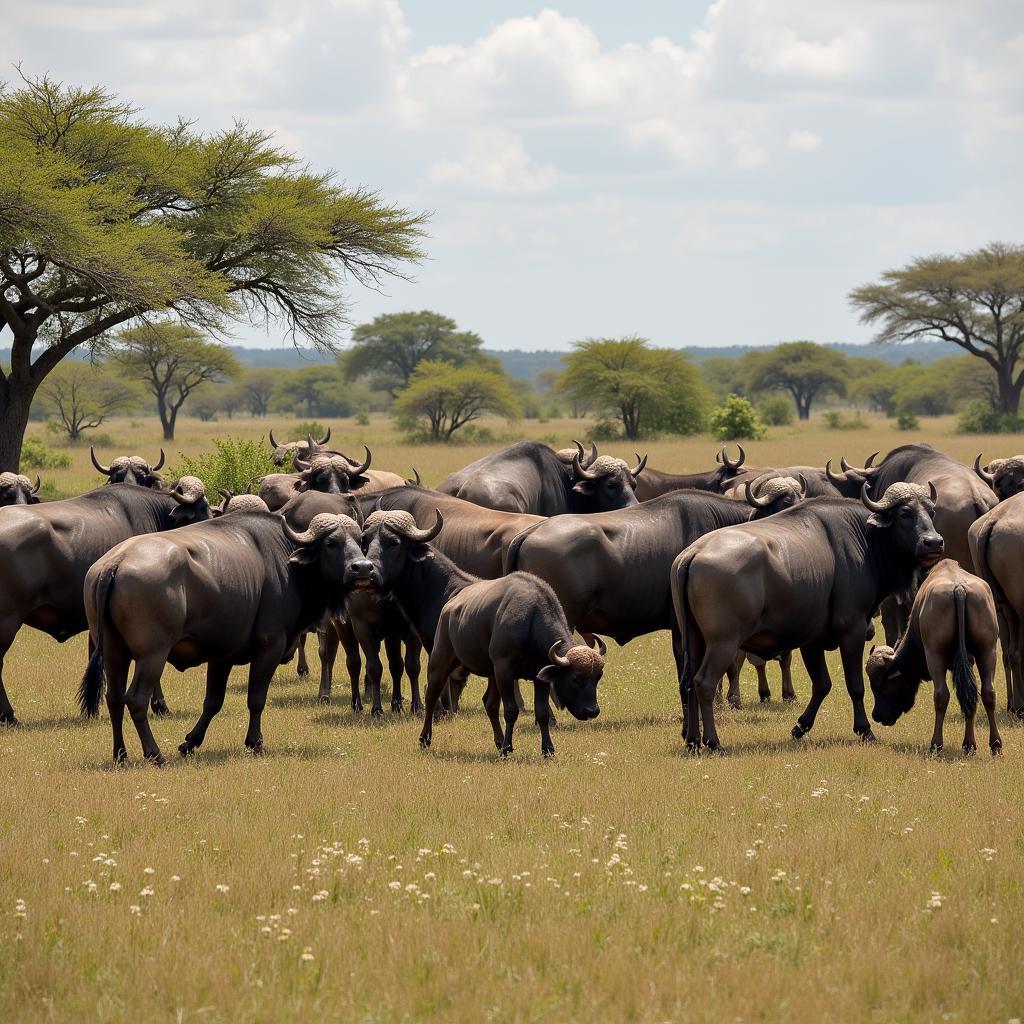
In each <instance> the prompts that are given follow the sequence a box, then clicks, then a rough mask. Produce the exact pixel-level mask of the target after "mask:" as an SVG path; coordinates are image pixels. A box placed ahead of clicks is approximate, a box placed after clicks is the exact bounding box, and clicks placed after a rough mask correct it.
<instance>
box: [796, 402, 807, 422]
mask: <svg viewBox="0 0 1024 1024" xmlns="http://www.w3.org/2000/svg"><path fill="white" fill-rule="evenodd" d="M796 415H797V418H798V419H801V420H809V419H810V418H811V399H810V397H809V396H808V397H801V398H797V400H796Z"/></svg>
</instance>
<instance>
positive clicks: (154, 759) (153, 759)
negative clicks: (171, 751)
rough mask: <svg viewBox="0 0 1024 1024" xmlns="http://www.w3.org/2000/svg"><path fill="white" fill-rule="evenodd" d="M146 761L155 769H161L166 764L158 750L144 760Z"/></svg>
mask: <svg viewBox="0 0 1024 1024" xmlns="http://www.w3.org/2000/svg"><path fill="white" fill-rule="evenodd" d="M146 760H147V761H148V762H149V763H150V764H152V765H154V766H155V767H157V768H163V766H164V765H165V764H166V763H167V762H166V761H165V760H164V755H163V754H161V753H160V751H159V750H158V751H157V752H156V753H155V754H150V755H149V757H147V758H146Z"/></svg>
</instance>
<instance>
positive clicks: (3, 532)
mask: <svg viewBox="0 0 1024 1024" xmlns="http://www.w3.org/2000/svg"><path fill="white" fill-rule="evenodd" d="M190 480H194V478H188V477H186V478H184V479H183V480H182V481H180V482H179V485H178V487H176V489H175V491H173V492H172V493H165V492H160V491H154V490H152V489H150V488H148V487H137V486H136V485H135V484H129V483H119V484H110V485H106V486H103V487H98V488H97V489H96V490H94V491H89V492H88V493H87V494H82V495H80V496H79V497H77V498H68V499H66V500H64V501H50V502H45V503H42V504H39V505H11V506H9V507H7V508H4V509H0V564H3V566H4V576H3V585H2V586H0V723H2V724H7V725H13V724H16V722H17V719H16V718H15V715H14V709H13V708H12V707H11V702H10V701H9V700H8V697H7V691H6V689H5V687H4V683H3V661H4V658H5V657H6V655H7V651H8V650H9V649H10V646H11V644H12V643H13V642H14V638H15V636H17V634H18V630H20V629H21V627H22V626H32V627H33V628H34V629H38V630H40V631H42V632H43V633H48V634H49V635H50V636H52V637H53V638H54V639H55V640H58V641H60V642H61V643H63V642H64V641H65V640H68V639H70V638H71V637H73V636H77V635H78V634H79V633H81V632H82V631H83V630H84V629H85V628H86V627H87V625H88V623H87V622H86V618H85V606H84V604H83V602H82V583H83V581H84V580H85V574H86V572H87V571H88V569H89V566H91V565H92V564H93V562H95V561H96V559H97V558H99V557H100V556H101V555H102V554H104V553H105V552H107V551H109V550H110V549H111V548H112V547H114V545H115V544H119V543H120V542H121V541H123V540H126V539H127V538H129V537H134V536H137V535H138V534H142V533H155V532H157V531H158V530H169V529H171V528H172V527H175V526H180V525H184V524H186V523H190V522H197V521H199V520H202V519H207V518H209V516H210V507H209V504H208V503H207V501H206V498H205V494H204V495H203V497H202V498H201V499H200V498H198V497H197V498H196V499H195V500H191V499H192V494H193V489H192V487H190V485H189V481H190ZM196 483H199V481H196ZM199 486H200V488H201V487H202V484H201V483H199ZM154 701H155V707H154V711H156V712H157V713H158V714H163V713H166V711H167V705H166V703H165V702H164V700H163V694H162V693H160V692H157V693H156V694H155V695H154Z"/></svg>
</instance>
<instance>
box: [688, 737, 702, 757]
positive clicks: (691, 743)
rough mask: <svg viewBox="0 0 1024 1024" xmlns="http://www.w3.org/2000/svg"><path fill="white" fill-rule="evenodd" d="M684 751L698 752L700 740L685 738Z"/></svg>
mask: <svg viewBox="0 0 1024 1024" xmlns="http://www.w3.org/2000/svg"><path fill="white" fill-rule="evenodd" d="M686 752H687V753H688V754H699V753H700V740H687V741H686Z"/></svg>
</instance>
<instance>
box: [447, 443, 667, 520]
mask: <svg viewBox="0 0 1024 1024" xmlns="http://www.w3.org/2000/svg"><path fill="white" fill-rule="evenodd" d="M577 446H578V450H577V451H575V452H572V456H571V458H569V459H568V460H567V459H566V455H567V454H568V452H567V451H563V452H556V451H554V450H553V449H551V448H549V447H548V446H547V445H546V444H541V443H540V442H539V441H520V442H518V444H514V445H512V446H511V447H510V448H505V449H503V450H502V451H500V452H495V453H494V454H492V455H485V456H484V457H483V458H482V459H477V460H476V462H471V463H470V464H469V465H468V466H466V467H465V468H464V469H460V470H459V471H458V472H456V473H452V475H451V476H449V477H447V478H446V479H445V480H443V481H442V482H441V483H440V484H439V485H438V488H437V489H438V490H439V491H441V493H442V494H451V495H454V496H455V497H457V498H462V499H463V500H465V501H471V502H473V503H474V504H476V505H482V506H484V507H485V508H493V509H498V510H499V511H503V512H529V513H532V514H533V515H538V516H560V515H565V514H566V513H569V512H577V513H579V512H604V511H606V510H609V509H616V508H626V507H627V506H629V505H635V504H636V503H637V498H636V495H635V494H634V489H635V488H636V485H637V480H638V479H639V476H640V474H641V473H642V472H643V469H644V466H645V465H646V464H647V456H646V455H645V456H644V457H643V458H642V459H641V458H640V457H639V456H637V458H638V460H639V461H638V462H637V465H636V466H634V467H633V469H630V468H629V467H628V466H627V465H626V463H625V462H623V461H622V460H621V459H615V458H612V457H611V456H609V455H599V456H596V457H594V458H593V459H592V461H589V460H588V464H587V465H584V463H583V446H582V445H579V442H577ZM595 451H596V449H595Z"/></svg>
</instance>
